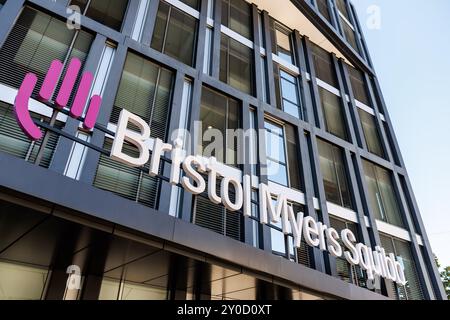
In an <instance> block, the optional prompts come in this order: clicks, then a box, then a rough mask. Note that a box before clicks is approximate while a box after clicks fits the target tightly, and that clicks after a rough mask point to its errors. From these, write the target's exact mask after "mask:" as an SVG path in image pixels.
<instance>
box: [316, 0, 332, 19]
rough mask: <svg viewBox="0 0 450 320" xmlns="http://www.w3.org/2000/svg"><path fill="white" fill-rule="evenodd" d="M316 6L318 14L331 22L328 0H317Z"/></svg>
mask: <svg viewBox="0 0 450 320" xmlns="http://www.w3.org/2000/svg"><path fill="white" fill-rule="evenodd" d="M317 7H318V9H319V12H320V14H321V15H322V16H323V17H324V18H325V19H326V20H327V21H328V22H329V23H331V16H330V10H329V8H328V0H317Z"/></svg>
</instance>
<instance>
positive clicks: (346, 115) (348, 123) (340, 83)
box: [331, 53, 357, 144]
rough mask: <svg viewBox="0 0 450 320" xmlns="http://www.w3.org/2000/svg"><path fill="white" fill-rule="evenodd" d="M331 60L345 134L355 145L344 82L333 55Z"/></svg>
mask: <svg viewBox="0 0 450 320" xmlns="http://www.w3.org/2000/svg"><path fill="white" fill-rule="evenodd" d="M331 59H332V62H333V66H334V70H335V72H336V78H337V81H338V87H339V92H340V94H341V99H340V100H341V105H342V107H343V109H344V119H345V122H346V126H347V132H348V133H349V134H350V139H351V140H350V142H351V143H352V144H355V143H357V138H356V134H355V127H354V122H353V121H352V119H353V117H352V115H351V114H350V110H349V105H348V102H347V96H346V92H345V87H344V82H343V79H342V74H341V70H340V68H339V62H338V60H337V58H336V55H335V54H334V53H333V54H332V55H331Z"/></svg>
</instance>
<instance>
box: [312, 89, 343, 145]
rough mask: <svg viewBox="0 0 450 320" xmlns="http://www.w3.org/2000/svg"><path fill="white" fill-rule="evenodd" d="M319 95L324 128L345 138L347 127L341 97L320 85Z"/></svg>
mask: <svg viewBox="0 0 450 320" xmlns="http://www.w3.org/2000/svg"><path fill="white" fill-rule="evenodd" d="M319 95H320V100H321V102H322V111H323V116H324V120H325V127H326V128H325V129H326V130H327V131H328V132H329V133H331V134H334V135H335V136H337V137H339V138H341V139H344V140H347V129H346V125H345V123H346V122H345V119H344V110H343V106H342V104H341V100H340V99H341V98H340V97H338V96H336V95H335V94H333V93H331V92H329V91H328V90H326V89H324V88H322V87H319Z"/></svg>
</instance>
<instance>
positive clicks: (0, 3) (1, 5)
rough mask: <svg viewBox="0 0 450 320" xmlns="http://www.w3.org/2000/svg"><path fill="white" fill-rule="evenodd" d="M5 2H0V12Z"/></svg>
mask: <svg viewBox="0 0 450 320" xmlns="http://www.w3.org/2000/svg"><path fill="white" fill-rule="evenodd" d="M5 2H6V0H0V10H1V9H2V7H3V5H4V4H5Z"/></svg>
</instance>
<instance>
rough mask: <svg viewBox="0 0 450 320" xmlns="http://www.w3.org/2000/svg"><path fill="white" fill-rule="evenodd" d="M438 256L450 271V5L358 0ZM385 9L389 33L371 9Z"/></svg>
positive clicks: (429, 0) (433, 0)
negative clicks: (375, 23)
mask: <svg viewBox="0 0 450 320" xmlns="http://www.w3.org/2000/svg"><path fill="white" fill-rule="evenodd" d="M352 1H353V4H354V5H355V7H356V9H357V12H358V16H359V19H360V21H361V27H362V28H363V30H364V34H365V37H366V41H367V43H368V46H369V50H370V53H371V57H372V61H373V63H374V67H375V70H376V72H377V75H378V78H379V80H380V83H381V87H382V90H383V93H384V98H385V100H386V104H387V107H388V110H389V114H390V116H391V119H392V122H393V125H394V129H395V131H396V134H397V139H398V140H399V144H400V148H401V150H402V153H403V157H404V159H405V162H406V167H407V169H408V172H409V176H410V179H411V182H412V185H413V188H414V191H415V195H416V199H417V202H418V204H419V207H420V209H421V213H422V218H423V220H424V223H425V226H426V229H427V232H428V235H429V238H430V242H431V245H432V248H433V251H434V253H435V254H436V255H437V256H438V258H439V260H440V262H441V264H444V265H446V266H450V185H449V182H450V170H449V166H450V99H449V97H450V57H449V53H450V1H448V0H394V1H393V0H352ZM371 5H377V6H379V8H380V9H381V25H380V26H381V29H379V30H376V29H370V28H368V24H367V20H368V18H369V14H368V13H367V9H368V8H369V7H370V6H371Z"/></svg>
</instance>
